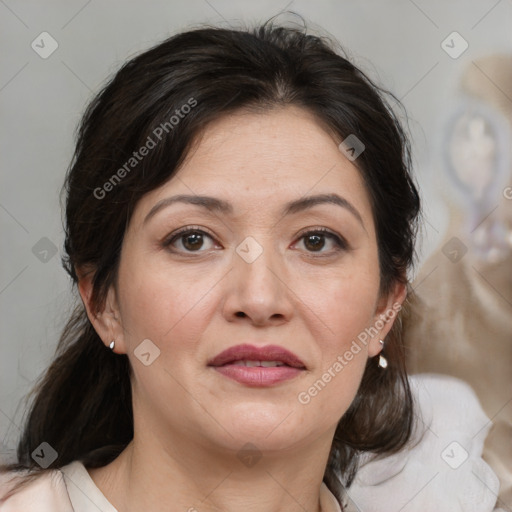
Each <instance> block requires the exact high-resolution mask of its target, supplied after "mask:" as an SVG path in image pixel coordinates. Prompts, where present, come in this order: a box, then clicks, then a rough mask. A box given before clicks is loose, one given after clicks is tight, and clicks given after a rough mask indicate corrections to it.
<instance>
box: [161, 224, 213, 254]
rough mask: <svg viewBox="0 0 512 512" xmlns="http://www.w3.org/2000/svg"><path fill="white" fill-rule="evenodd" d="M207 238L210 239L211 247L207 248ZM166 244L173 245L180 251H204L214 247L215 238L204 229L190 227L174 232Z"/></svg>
mask: <svg viewBox="0 0 512 512" xmlns="http://www.w3.org/2000/svg"><path fill="white" fill-rule="evenodd" d="M207 240H210V247H206V249H205V248H204V245H205V243H206V242H207ZM164 245H165V246H166V247H172V248H173V249H175V250H177V251H178V252H204V250H207V249H211V248H212V247H213V239H212V237H211V236H210V235H209V234H208V233H205V232H204V231H202V230H199V229H190V228H189V229H184V230H182V231H180V232H178V233H176V234H174V235H173V236H172V237H171V238H170V239H169V240H168V241H167V242H165V244H164ZM206 245H208V244H206ZM201 249H203V250H201Z"/></svg>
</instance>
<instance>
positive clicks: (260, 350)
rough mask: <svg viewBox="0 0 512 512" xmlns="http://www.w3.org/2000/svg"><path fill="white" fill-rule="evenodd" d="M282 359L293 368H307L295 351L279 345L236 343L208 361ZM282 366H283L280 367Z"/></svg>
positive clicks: (210, 364) (232, 361) (213, 363)
mask: <svg viewBox="0 0 512 512" xmlns="http://www.w3.org/2000/svg"><path fill="white" fill-rule="evenodd" d="M244 360H245V361H280V362H282V363H284V364H286V365H288V366H290V367H292V368H296V369H302V370H304V369H306V366H305V365H304V363H303V362H302V361H301V360H300V358H299V357H298V356H297V355H295V354H294V353H293V352H290V351H289V350H287V349H285V348H283V347H280V346H278V345H266V346H264V347H256V346H254V345H248V344H244V345H235V346H234V347H230V348H228V349H226V350H224V351H222V352H221V353H220V354H218V355H216V356H215V357H214V358H213V359H211V360H210V361H209V362H208V366H216V367H219V366H224V365H226V364H228V363H234V362H235V361H244ZM280 368H282V367H280Z"/></svg>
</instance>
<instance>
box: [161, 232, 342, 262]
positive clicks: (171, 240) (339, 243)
mask: <svg viewBox="0 0 512 512" xmlns="http://www.w3.org/2000/svg"><path fill="white" fill-rule="evenodd" d="M190 233H200V234H202V235H206V236H208V237H210V238H211V239H213V238H214V237H213V235H211V234H210V233H208V232H207V231H205V230H204V229H202V228H200V227H199V226H185V227H184V228H181V229H180V230H178V231H177V232H175V233H172V234H171V235H170V236H169V237H168V238H167V239H166V240H164V242H163V244H162V245H163V246H164V247H165V248H169V247H170V246H172V244H173V243H174V242H175V241H176V240H178V239H179V238H180V237H183V236H184V235H186V234H190ZM317 234H321V235H322V236H324V237H326V238H330V239H331V240H332V241H333V242H334V243H335V245H336V247H335V249H334V251H329V253H327V254H326V253H323V252H317V251H307V252H308V253H309V254H313V255H314V254H316V255H317V256H316V257H322V256H328V255H331V254H332V252H339V251H347V250H349V245H348V243H347V241H346V240H345V238H343V237H341V236H338V235H336V234H335V233H333V232H332V231H330V230H328V229H326V228H314V229H308V230H306V231H302V232H301V233H299V236H298V238H297V241H299V240H302V239H303V238H306V237H307V236H311V235H317ZM173 252H181V251H173ZM194 252H197V253H201V252H204V251H185V253H186V254H193V253H194Z"/></svg>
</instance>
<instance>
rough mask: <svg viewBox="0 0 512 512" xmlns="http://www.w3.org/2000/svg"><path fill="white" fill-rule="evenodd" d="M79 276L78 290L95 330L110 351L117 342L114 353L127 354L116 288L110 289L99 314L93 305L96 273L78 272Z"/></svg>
mask: <svg viewBox="0 0 512 512" xmlns="http://www.w3.org/2000/svg"><path fill="white" fill-rule="evenodd" d="M77 275H78V290H79V292H80V296H81V298H82V302H83V303H84V306H85V309H86V311H87V316H88V317H89V320H90V322H91V324H92V325H93V327H94V330H95V331H96V332H97V333H98V336H99V337H100V338H101V340H102V341H103V343H104V345H105V346H106V347H107V348H108V349H110V343H111V342H112V341H115V347H114V352H116V353H118V354H124V353H126V344H125V339H124V330H123V327H122V323H121V315H120V311H119V305H118V301H117V296H116V291H115V287H114V286H113V285H112V286H111V287H110V288H109V290H108V293H107V297H106V299H105V305H104V307H103V309H102V311H99V312H98V311H95V309H94V308H93V305H92V303H91V297H92V290H93V278H94V272H93V271H91V270H89V271H84V270H82V271H77Z"/></svg>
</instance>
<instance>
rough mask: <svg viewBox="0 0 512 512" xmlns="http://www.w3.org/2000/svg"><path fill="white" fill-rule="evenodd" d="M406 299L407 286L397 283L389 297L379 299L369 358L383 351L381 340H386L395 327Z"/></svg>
mask: <svg viewBox="0 0 512 512" xmlns="http://www.w3.org/2000/svg"><path fill="white" fill-rule="evenodd" d="M406 297H407V286H406V285H405V284H403V283H398V282H397V283H395V284H394V285H393V287H392V288H391V290H390V291H389V293H388V294H387V295H383V296H381V297H380V298H379V300H378V302H377V308H376V310H375V314H374V318H373V325H372V337H371V341H370V343H369V346H368V356H369V357H374V356H376V355H377V354H378V353H379V352H380V351H381V350H382V344H381V343H380V340H384V339H385V338H386V336H387V335H388V333H389V331H390V330H391V327H393V324H394V322H395V320H396V318H397V317H398V314H399V311H400V310H401V309H402V304H403V302H404V300H405V298H406Z"/></svg>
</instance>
